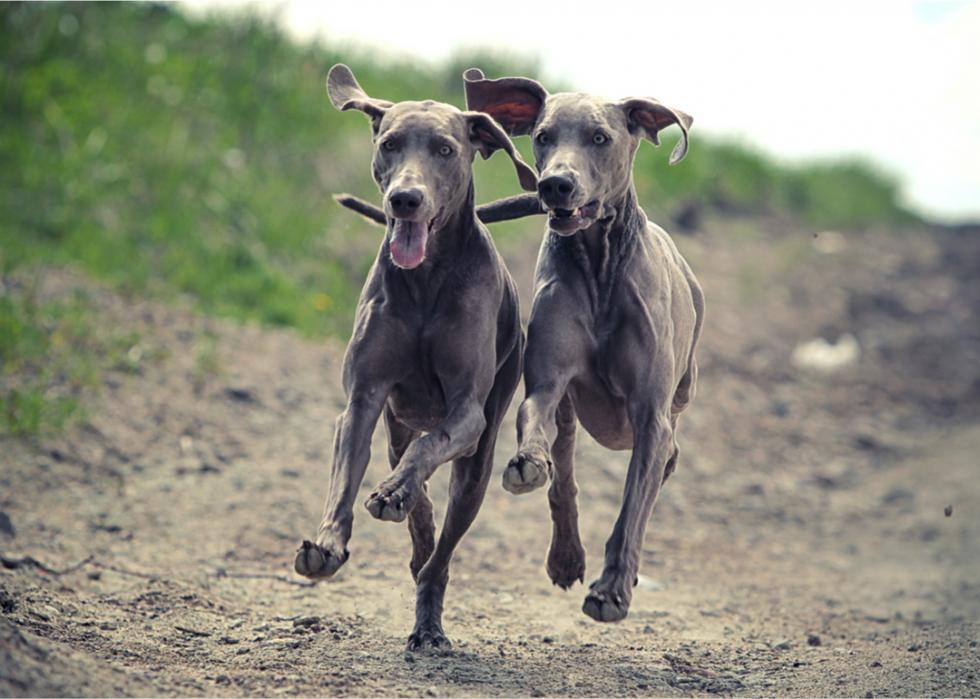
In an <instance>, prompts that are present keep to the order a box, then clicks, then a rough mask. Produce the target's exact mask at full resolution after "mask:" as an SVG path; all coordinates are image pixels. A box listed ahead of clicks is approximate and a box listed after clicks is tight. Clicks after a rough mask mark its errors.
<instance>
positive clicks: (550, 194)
mask: <svg viewBox="0 0 980 699" xmlns="http://www.w3.org/2000/svg"><path fill="white" fill-rule="evenodd" d="M574 191H575V183H574V182H573V181H572V179H571V178H570V177H566V176H565V175H551V176H550V177H545V178H544V179H542V180H539V181H538V196H540V197H541V199H542V200H543V201H544V203H545V204H548V205H549V206H559V205H561V204H564V203H566V202H567V201H568V198H569V197H571V195H572V192H574Z"/></svg>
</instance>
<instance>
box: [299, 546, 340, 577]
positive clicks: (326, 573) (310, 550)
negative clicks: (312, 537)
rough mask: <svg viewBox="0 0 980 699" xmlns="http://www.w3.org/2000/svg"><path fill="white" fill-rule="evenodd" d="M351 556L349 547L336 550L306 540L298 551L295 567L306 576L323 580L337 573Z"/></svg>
mask: <svg viewBox="0 0 980 699" xmlns="http://www.w3.org/2000/svg"><path fill="white" fill-rule="evenodd" d="M349 557H350V553H349V552H348V551H347V549H343V550H341V551H335V550H333V549H332V548H331V547H327V546H321V545H319V544H314V543H313V542H312V541H304V542H303V543H302V544H301V545H300V547H299V550H298V551H296V559H295V560H294V561H293V568H294V569H295V570H296V572H297V573H299V574H300V575H302V576H304V577H307V578H311V579H313V580H322V579H325V578H329V577H330V576H331V575H333V574H334V573H336V572H337V571H338V570H339V569H340V567H341V566H342V565H344V563H346V562H347V559H348V558H349Z"/></svg>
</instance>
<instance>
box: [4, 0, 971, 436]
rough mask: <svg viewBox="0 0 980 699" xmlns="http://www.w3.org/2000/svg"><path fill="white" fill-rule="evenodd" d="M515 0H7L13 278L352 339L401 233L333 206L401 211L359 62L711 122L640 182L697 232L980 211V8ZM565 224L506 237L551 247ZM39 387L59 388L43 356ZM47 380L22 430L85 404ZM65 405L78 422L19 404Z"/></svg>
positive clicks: (667, 213)
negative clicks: (569, 6) (86, 287)
mask: <svg viewBox="0 0 980 699" xmlns="http://www.w3.org/2000/svg"><path fill="white" fill-rule="evenodd" d="M512 5H514V6H508V4H507V3H497V4H496V5H495V6H494V8H493V10H492V11H491V12H488V13H487V14H486V15H481V19H480V21H478V22H471V21H463V20H462V19H461V18H460V17H459V16H458V15H459V11H458V10H454V9H453V7H454V6H453V5H452V4H451V3H442V4H441V5H440V4H439V3H436V4H433V5H427V9H426V11H412V12H406V11H403V9H404V8H402V6H401V5H400V4H398V3H390V2H382V3H362V4H356V3H355V4H354V5H351V6H349V7H345V8H344V9H343V11H338V8H337V7H336V6H335V5H334V4H333V3H299V2H295V3H270V4H266V5H261V4H260V5H250V6H243V5H239V4H237V3H229V2H222V1H220V0H217V1H216V0H194V1H193V2H189V3H186V4H177V5H164V4H125V5H121V4H119V5H117V4H105V5H98V4H95V5H90V4H84V3H83V4H68V5H60V4H16V3H5V4H4V5H3V6H2V8H0V13H2V15H0V16H2V21H0V32H2V33H3V41H2V42H0V46H2V48H0V62H2V73H0V80H2V88H3V96H2V100H3V102H2V105H3V106H2V108H3V112H2V114H3V129H2V134H0V139H2V140H0V158H2V162H3V168H2V173H0V197H2V199H0V202H2V207H3V211H4V216H3V221H2V223H0V270H2V272H3V274H4V275H10V274H12V273H13V272H14V271H15V270H18V269H24V268H25V267H29V266H32V265H37V264H38V263H44V264H56V265H71V266H73V267H75V268H78V269H81V270H83V271H84V273H85V274H87V275H90V276H92V277H94V278H97V279H100V280H103V281H105V282H108V283H109V284H110V285H111V286H112V287H113V288H115V289H120V290H125V291H127V292H133V293H141V294H149V295H151V296H152V297H154V298H163V299H166V298H173V297H174V296H175V295H186V296H187V297H189V298H191V299H193V300H194V302H195V303H196V304H197V305H198V307H199V308H201V309H202V310H204V311H205V312H207V313H213V314H217V315H220V316H225V317H232V318H237V319H241V320H245V319H255V320H258V321H260V322H262V323H266V324H272V325H283V326H290V327H295V328H297V329H299V330H300V331H301V332H303V333H304V334H306V335H310V336H323V335H334V336H337V337H341V338H342V337H344V336H345V335H346V334H347V333H348V332H349V329H350V325H351V319H352V310H353V306H354V300H355V299H356V295H357V291H358V289H359V287H360V284H361V281H362V280H363V278H364V274H365V272H366V270H367V267H368V265H369V264H370V261H371V259H372V256H373V253H374V252H375V250H376V246H377V244H378V242H379V239H380V231H378V230H374V229H372V228H370V227H367V226H365V225H363V224H361V223H360V222H359V221H356V220H355V219H354V218H353V217H352V216H351V215H350V214H348V213H346V212H344V211H342V210H340V209H339V208H338V207H337V206H335V205H334V203H333V202H332V200H331V197H330V195H331V194H332V193H334V192H340V191H352V192H356V193H359V194H361V195H365V196H376V194H375V192H376V190H375V189H374V187H373V185H372V183H371V182H370V179H369V157H370V140H369V134H368V129H367V125H366V124H365V123H364V121H363V119H359V118H358V116H357V115H351V114H341V113H339V112H337V111H336V110H334V109H332V108H331V107H330V105H329V103H328V101H327V100H326V98H325V95H324V89H323V82H324V75H325V72H326V70H327V69H328V68H329V66H330V65H332V64H333V63H334V62H337V61H344V62H347V63H348V64H350V65H351V66H352V67H353V68H354V69H355V72H356V73H357V75H358V76H359V78H360V79H361V82H362V84H363V85H364V86H365V87H366V88H367V89H368V91H369V92H370V93H371V94H374V95H377V96H380V97H384V98H386V99H391V100H401V99H414V98H434V99H440V100H445V101H448V102H450V103H453V104H457V105H460V106H462V104H463V100H462V90H461V81H460V74H461V72H462V70H463V69H464V68H466V67H469V66H473V65H478V66H481V67H482V68H483V69H484V71H485V72H486V73H487V74H488V75H491V76H500V75H512V74H520V75H529V76H533V77H537V78H539V79H540V80H542V81H543V82H544V83H545V84H546V85H547V86H548V87H549V88H550V89H551V90H552V91H558V90H561V89H577V90H583V91H591V92H597V93H600V94H609V95H610V96H611V97H621V96H626V95H628V94H649V95H653V96H656V97H658V98H659V99H661V100H662V101H664V102H666V103H668V104H670V105H673V106H676V107H679V108H681V109H684V110H686V111H688V112H689V113H691V114H693V115H694V117H695V124H696V127H695V128H696V130H695V136H696V141H695V143H696V147H695V148H693V149H692V150H691V153H690V154H689V155H688V157H687V159H686V160H685V161H684V163H683V165H682V166H680V167H675V168H668V166H667V165H666V157H665V154H664V153H665V152H669V151H665V150H661V151H657V150H655V149H654V148H652V147H649V146H644V147H642V148H641V149H640V151H639V155H638V158H637V164H636V169H635V172H636V181H637V185H638V188H639V190H640V198H641V201H642V202H643V205H644V206H645V207H646V209H647V212H648V214H649V215H650V216H651V218H653V219H654V220H657V221H660V222H662V223H664V224H665V225H667V226H668V227H669V228H672V229H675V230H679V231H680V232H684V231H685V230H694V229H696V228H698V226H699V225H701V224H702V223H703V219H704V216H705V215H708V214H710V213H720V214H724V215H726V216H727V217H730V218H731V219H733V220H738V219H745V218H747V217H748V218H751V217H752V216H770V217H771V216H779V217H784V218H785V219H787V220H791V221H794V222H798V223H799V224H800V225H802V226H805V227H808V228H810V229H813V230H814V231H816V230H817V229H822V228H832V229H847V230H854V231H858V230H864V229H867V228H869V227H874V226H897V227H904V226H908V225H910V224H916V223H919V222H922V221H924V220H928V221H942V222H945V223H962V222H966V221H970V220H973V219H974V218H975V217H976V215H977V214H978V213H980V208H978V207H980V204H978V203H977V198H976V197H975V193H976V191H977V186H978V182H980V180H978V178H980V170H978V168H977V167H976V165H975V163H976V162H980V149H978V146H980V133H978V127H977V124H980V97H978V96H977V91H976V90H975V89H972V86H971V82H970V79H969V78H970V75H971V74H972V71H973V70H974V69H975V66H976V65H977V60H976V58H977V56H976V53H977V51H978V50H980V49H978V46H980V42H977V41H975V40H974V39H975V38H976V34H977V29H978V26H980V20H978V17H980V8H978V5H977V4H976V3H968V2H957V1H950V2H897V3H886V4H880V5H878V4H874V3H870V4H862V5H861V6H860V7H859V8H854V7H853V6H852V5H851V4H849V3H834V2H831V3H821V4H820V6H819V8H817V7H812V8H789V7H786V6H785V5H784V4H782V3H766V2H754V3H748V4H747V5H746V6H739V8H738V9H737V10H736V9H734V8H727V9H726V8H719V7H717V6H713V5H712V4H710V3H708V4H698V3H695V4H693V5H685V8H683V9H680V8H676V7H673V6H672V4H668V3H654V4H653V5H651V6H650V7H649V8H647V10H645V12H646V14H645V15H644V17H643V18H641V19H642V20H643V21H636V22H618V21H614V19H613V15H612V14H609V15H606V14H604V13H605V12H606V10H603V9H599V8H593V9H592V10H590V11H589V13H588V14H585V15H582V14H578V13H576V12H569V13H558V14H556V15H552V14H549V12H550V10H548V9H546V8H544V7H543V6H542V7H541V8H525V7H520V8H518V7H517V6H516V4H514V3H512ZM518 9H519V10H520V12H518ZM518 14H520V16H521V17H522V19H521V21H516V20H515V17H516V16H517V15H518ZM580 46H588V47H589V50H588V51H585V50H580V49H579V48H578V47H580ZM474 47H475V48H474ZM673 138H674V136H673V135H671V136H670V137H669V138H668V141H672V139H673ZM526 140H527V139H519V144H518V145H519V146H520V148H522V149H523V150H524V152H525V153H527V152H528V146H527V143H526ZM670 146H671V143H670V142H668V143H667V144H666V147H665V148H666V149H669V147H670ZM475 170H476V177H477V182H478V198H479V200H481V201H487V200H490V199H492V198H495V197H498V196H502V195H506V194H510V193H512V192H513V191H514V186H513V185H514V183H513V182H512V181H511V179H512V177H511V174H510V172H509V171H508V166H507V164H506V163H503V162H501V161H500V160H497V159H493V160H491V161H490V162H488V163H478V164H477V165H476V168H475ZM539 228H540V224H539V222H537V221H530V222H529V221H525V222H519V223H514V224H505V225H500V226H497V227H495V237H496V239H497V241H498V243H499V245H500V247H501V248H502V249H503V250H504V251H505V252H509V253H513V252H515V251H516V250H518V249H520V250H530V249H531V246H530V245H528V241H530V240H537V237H538V231H539ZM17 303H19V302H17V301H16V300H14V299H13V298H12V297H11V296H10V294H9V293H8V294H6V295H5V296H4V302H3V304H4V305H3V307H2V311H0V312H2V313H3V317H4V320H3V322H4V323H5V327H8V328H19V327H20V324H23V323H26V324H28V325H29V324H30V323H32V322H33V321H32V320H31V319H30V318H25V317H23V314H24V313H25V312H26V311H25V310H24V309H20V310H17V309H16V308H13V307H12V305H13V306H16V305H17ZM38 312H42V311H40V310H39V309H35V310H33V311H31V313H38ZM18 314H19V315H18ZM22 332H26V331H22V330H20V329H17V330H9V331H8V332H6V333H4V334H5V336H6V340H5V342H7V343H8V346H6V347H5V349H4V356H5V357H6V358H7V359H6V361H7V362H8V365H9V366H14V367H19V368H20V369H23V370H26V366H27V364H28V363H30V362H31V361H34V360H33V359H29V358H25V357H24V356H22V355H27V356H29V357H34V358H36V357H38V355H39V353H40V354H43V352H44V350H39V348H38V346H37V343H38V342H42V344H43V341H42V340H41V339H40V338H34V339H30V338H25V339H24V343H26V344H25V345H24V346H23V347H20V348H18V347H10V346H9V343H11V342H15V340H14V338H16V337H18V336H19V335H20V334H21V333H22ZM27 334H28V335H30V334H29V333H27ZM19 362H23V364H20V363H19ZM11 363H13V364H11ZM18 373H22V372H21V371H18ZM28 373H30V374H32V375H37V376H38V380H39V381H40V383H39V385H38V390H40V387H41V386H42V385H43V384H44V383H45V381H44V380H43V375H44V373H45V372H44V370H43V369H42V367H40V366H37V367H34V368H33V369H32V370H31V371H29V372H28ZM82 373H84V372H82ZM33 392H34V389H33V388H32V387H31V386H25V385H19V386H17V387H15V388H11V386H10V385H9V381H8V382H7V384H6V385H5V386H4V388H3V389H2V394H0V400H2V401H3V408H2V409H0V415H3V416H5V417H4V418H3V420H4V421H5V423H6V424H5V427H4V429H6V430H14V431H17V430H19V429H22V428H21V427H18V426H17V423H19V422H22V421H26V423H28V424H29V425H30V424H35V423H38V420H40V421H45V420H54V421H55V422H57V421H58V420H59V419H60V418H58V415H59V414H60V413H63V412H66V411H67V412H71V410H72V409H73V408H71V407H69V406H67V405H66V406H63V407H62V408H54V407H52V406H44V405H42V403H43V402H44V401H43V400H41V398H40V397H37V396H33ZM42 392H43V391H42ZM32 396H33V397H32ZM66 400H68V402H69V403H73V402H74V398H67V397H66ZM38 410H40V411H42V412H43V411H48V412H50V413H51V414H50V415H49V416H47V417H42V416H36V417H18V416H19V415H22V414H23V413H25V411H27V412H29V411H38ZM11 416H13V417H11ZM26 429H28V430H32V429H35V427H31V426H29V427H27V428H26Z"/></svg>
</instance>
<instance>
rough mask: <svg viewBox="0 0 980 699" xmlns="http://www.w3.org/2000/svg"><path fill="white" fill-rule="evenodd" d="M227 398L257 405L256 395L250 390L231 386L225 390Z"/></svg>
mask: <svg viewBox="0 0 980 699" xmlns="http://www.w3.org/2000/svg"><path fill="white" fill-rule="evenodd" d="M225 396H227V397H228V398H231V399H232V400H237V401H240V402H242V403H255V402H256V397H255V393H254V392H252V391H251V390H250V389H248V388H238V387H233V386H229V387H228V388H226V389H225Z"/></svg>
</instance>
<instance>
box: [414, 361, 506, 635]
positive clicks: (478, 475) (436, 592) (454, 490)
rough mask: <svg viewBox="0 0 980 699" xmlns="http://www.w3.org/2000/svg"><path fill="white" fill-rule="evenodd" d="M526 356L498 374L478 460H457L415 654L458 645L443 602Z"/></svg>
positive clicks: (428, 573)
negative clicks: (445, 622) (446, 628)
mask: <svg viewBox="0 0 980 699" xmlns="http://www.w3.org/2000/svg"><path fill="white" fill-rule="evenodd" d="M520 367H521V356H520V348H517V349H515V350H514V352H513V353H512V355H511V357H510V358H508V360H507V362H506V363H505V364H504V366H503V367H502V368H501V369H500V371H499V372H498V374H497V379H496V382H495V383H494V388H493V391H491V393H490V396H489V398H488V399H487V404H486V408H485V412H484V414H485V415H486V419H487V427H486V429H485V430H484V432H483V435H482V436H481V437H480V442H479V445H478V446H477V449H476V452H475V453H474V454H473V455H472V456H464V457H461V458H458V459H456V460H455V461H453V471H452V476H451V477H450V481H449V505H448V506H447V508H446V519H445V521H444V522H443V525H442V532H441V533H440V534H439V540H438V542H437V543H436V547H435V550H434V551H433V552H432V555H431V556H430V557H429V560H428V561H427V562H426V564H425V565H424V566H423V567H422V570H421V571H420V572H419V575H418V581H417V585H416V589H415V629H414V630H413V631H412V634H411V635H410V636H409V637H408V648H409V650H421V649H426V648H434V649H448V648H450V647H451V646H452V644H451V643H450V642H449V639H447V638H446V635H445V633H444V632H443V630H442V604H443V599H444V598H445V594H446V585H447V584H448V582H449V562H450V560H451V559H452V556H453V551H454V550H455V549H456V545H457V544H458V543H459V541H460V539H462V538H463V535H464V534H465V533H466V531H467V530H468V529H469V528H470V525H471V524H473V520H474V519H476V515H477V513H478V512H479V511H480V506H481V505H482V504H483V497H484V495H486V492H487V483H488V482H489V480H490V474H491V472H492V471H493V451H494V445H495V444H496V441H497V432H498V431H499V429H500V423H501V421H502V420H503V418H504V414H505V413H506V412H507V406H508V405H509V404H510V399H511V397H512V396H513V394H514V389H515V388H516V387H517V383H518V381H519V380H520V371H521V369H520Z"/></svg>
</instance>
